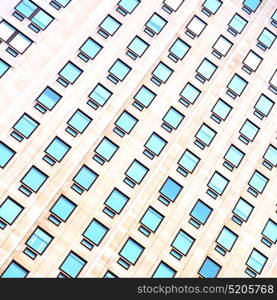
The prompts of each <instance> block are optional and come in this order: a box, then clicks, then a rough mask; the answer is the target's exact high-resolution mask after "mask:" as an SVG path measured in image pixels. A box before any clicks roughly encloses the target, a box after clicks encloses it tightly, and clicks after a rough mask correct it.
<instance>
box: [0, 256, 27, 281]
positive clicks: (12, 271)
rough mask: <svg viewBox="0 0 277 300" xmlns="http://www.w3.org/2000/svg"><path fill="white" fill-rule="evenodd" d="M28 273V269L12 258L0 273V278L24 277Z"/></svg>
mask: <svg viewBox="0 0 277 300" xmlns="http://www.w3.org/2000/svg"><path fill="white" fill-rule="evenodd" d="M28 273H29V271H28V270H26V269H25V268H23V267H22V266H21V265H20V264H19V263H17V262H16V261H14V260H13V261H12V262H11V263H10V264H9V266H8V267H7V269H6V270H5V271H4V273H3V274H2V275H1V278H25V277H26V276H27V275H28Z"/></svg>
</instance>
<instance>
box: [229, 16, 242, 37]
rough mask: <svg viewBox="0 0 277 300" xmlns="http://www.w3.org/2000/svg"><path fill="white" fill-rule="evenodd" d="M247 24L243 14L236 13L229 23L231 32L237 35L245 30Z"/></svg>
mask: <svg viewBox="0 0 277 300" xmlns="http://www.w3.org/2000/svg"><path fill="white" fill-rule="evenodd" d="M246 24H247V21H246V20H245V19H244V18H243V17H242V16H240V15H239V14H235V15H234V16H233V18H232V19H231V21H230V22H229V24H228V25H229V27H230V28H231V33H232V34H233V35H237V34H238V33H241V32H242V31H243V29H244V27H245V26H246ZM229 32H230V31H229Z"/></svg>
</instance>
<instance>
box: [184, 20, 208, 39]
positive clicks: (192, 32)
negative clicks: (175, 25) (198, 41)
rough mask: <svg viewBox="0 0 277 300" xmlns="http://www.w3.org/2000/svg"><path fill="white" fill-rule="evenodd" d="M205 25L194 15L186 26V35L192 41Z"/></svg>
mask: <svg viewBox="0 0 277 300" xmlns="http://www.w3.org/2000/svg"><path fill="white" fill-rule="evenodd" d="M207 25H208V24H207V23H206V22H204V21H203V20H202V19H200V18H198V17H197V16H196V15H195V16H193V18H192V19H191V20H190V21H189V23H188V24H187V26H186V28H187V31H186V34H187V35H188V36H189V37H191V38H193V39H194V38H195V37H196V36H200V34H201V33H202V32H203V30H204V29H205V27H206V26H207Z"/></svg>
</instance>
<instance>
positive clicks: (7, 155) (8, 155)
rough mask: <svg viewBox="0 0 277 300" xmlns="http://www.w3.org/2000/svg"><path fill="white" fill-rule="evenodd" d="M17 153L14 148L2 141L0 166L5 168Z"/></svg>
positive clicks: (0, 144) (0, 143) (0, 145)
mask: <svg viewBox="0 0 277 300" xmlns="http://www.w3.org/2000/svg"><path fill="white" fill-rule="evenodd" d="M15 153H16V152H15V151H14V150H13V149H11V148H10V147H9V146H7V145H6V144H4V143H3V142H1V141H0V168H2V169H3V168H5V167H6V165H7V164H8V163H9V161H10V160H11V159H12V158H13V156H14V155H15Z"/></svg>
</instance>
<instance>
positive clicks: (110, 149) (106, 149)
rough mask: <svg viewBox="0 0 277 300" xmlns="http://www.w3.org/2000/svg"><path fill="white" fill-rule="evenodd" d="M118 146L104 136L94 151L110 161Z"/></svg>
mask: <svg viewBox="0 0 277 300" xmlns="http://www.w3.org/2000/svg"><path fill="white" fill-rule="evenodd" d="M118 148H119V147H118V146H117V145H116V144H115V143H114V142H112V141H111V140H110V139H108V138H106V137H104V138H103V139H102V141H101V142H100V143H99V145H98V146H97V147H96V149H95V150H94V151H95V153H97V154H98V155H99V156H100V159H102V160H103V159H104V160H106V161H110V160H111V158H112V157H113V156H114V154H115V153H116V151H117V150H118Z"/></svg>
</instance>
